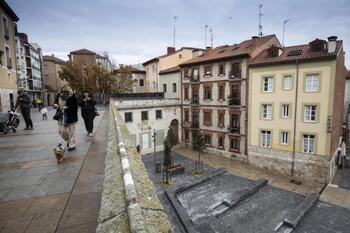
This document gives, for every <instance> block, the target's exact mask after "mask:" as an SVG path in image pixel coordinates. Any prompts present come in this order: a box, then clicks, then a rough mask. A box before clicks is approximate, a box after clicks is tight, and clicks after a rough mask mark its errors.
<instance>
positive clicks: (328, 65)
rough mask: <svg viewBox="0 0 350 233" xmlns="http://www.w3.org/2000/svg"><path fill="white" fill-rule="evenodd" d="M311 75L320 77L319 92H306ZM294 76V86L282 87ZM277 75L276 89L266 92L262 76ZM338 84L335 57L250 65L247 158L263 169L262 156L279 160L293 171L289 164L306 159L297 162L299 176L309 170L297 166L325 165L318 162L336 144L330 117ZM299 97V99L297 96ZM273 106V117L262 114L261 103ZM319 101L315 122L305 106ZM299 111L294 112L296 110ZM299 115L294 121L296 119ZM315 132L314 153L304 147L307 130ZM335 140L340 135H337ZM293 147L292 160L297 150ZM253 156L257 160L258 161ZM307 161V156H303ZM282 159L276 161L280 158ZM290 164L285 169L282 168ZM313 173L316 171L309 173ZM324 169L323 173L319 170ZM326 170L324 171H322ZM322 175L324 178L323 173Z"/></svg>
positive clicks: (275, 76)
mask: <svg viewBox="0 0 350 233" xmlns="http://www.w3.org/2000/svg"><path fill="white" fill-rule="evenodd" d="M307 74H318V75H319V77H320V85H319V89H318V91H316V92H306V91H305V82H306V81H305V80H306V75H307ZM286 75H290V76H291V77H292V85H291V87H292V88H291V89H290V90H284V89H283V78H284V77H285V76H286ZM264 77H272V78H273V88H272V92H270V93H264V92H263V78H264ZM335 83H336V60H335V59H334V60H331V61H321V62H308V63H301V64H299V65H297V64H282V65H268V66H264V67H261V68H258V67H256V68H250V69H249V103H248V106H249V110H248V112H249V113H248V116H249V117H248V129H249V132H248V157H249V161H250V162H252V163H254V164H256V165H258V166H263V167H265V168H269V169H270V168H271V169H277V167H278V166H277V165H276V162H275V163H274V164H273V163H272V164H273V166H271V167H269V166H267V165H266V166H265V165H263V164H264V163H263V162H261V160H260V159H257V158H258V157H259V156H260V157H261V158H263V160H265V161H267V160H270V162H271V160H274V161H278V160H281V161H283V162H281V163H282V164H283V163H284V165H281V167H282V168H281V170H283V172H286V173H289V172H290V171H289V169H291V168H289V167H288V166H289V165H290V166H291V163H292V162H293V163H305V164H308V165H307V166H306V167H305V166H301V165H299V166H297V165H295V166H296V167H295V169H296V171H295V174H296V175H298V174H299V175H301V176H302V174H303V173H305V171H298V169H302V168H304V169H313V168H312V166H313V165H314V166H321V165H319V164H318V162H319V161H323V162H324V161H329V160H330V159H331V157H332V155H333V153H334V148H332V149H331V146H332V129H331V128H332V125H331V124H332V123H331V122H332V116H333V114H334V111H335V109H334V106H333V102H334V96H335ZM296 97H297V98H296ZM263 104H270V105H272V118H271V119H270V120H264V119H262V105H263ZM283 104H289V106H290V107H289V117H287V118H283V117H282V105H283ZM305 105H315V106H317V107H316V109H317V110H316V120H315V122H305V120H304V112H305V109H304V106H305ZM295 110H296V111H295ZM294 120H295V121H294ZM262 130H268V131H270V132H271V145H270V147H268V148H264V147H263V146H262V138H261V137H262V136H261V134H262V132H261V131H262ZM282 132H287V133H288V143H287V144H283V143H282V138H281V137H282V136H281V133H282ZM304 134H309V135H314V136H315V149H314V151H313V152H311V153H308V154H307V153H304V151H303V135H304ZM333 140H336V139H334V138H333ZM294 148H295V153H294V160H295V161H293V149H294ZM254 160H255V161H254ZM303 160H305V161H303ZM277 163H278V162H277ZM284 166H286V167H285V168H283V167H284ZM311 173H312V172H311ZM321 173H323V172H321ZM318 175H320V176H321V175H324V174H318ZM319 178H321V177H319Z"/></svg>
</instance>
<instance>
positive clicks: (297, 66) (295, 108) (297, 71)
mask: <svg viewBox="0 0 350 233" xmlns="http://www.w3.org/2000/svg"><path fill="white" fill-rule="evenodd" d="M296 73H297V74H296V77H295V100H294V101H295V107H294V122H293V131H294V132H293V152H292V167H291V175H292V176H294V172H295V171H294V170H295V146H296V145H295V144H296V142H295V139H296V127H297V111H298V92H299V90H298V88H299V61H298V60H297V61H296Z"/></svg>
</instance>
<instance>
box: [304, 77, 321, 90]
mask: <svg viewBox="0 0 350 233" xmlns="http://www.w3.org/2000/svg"><path fill="white" fill-rule="evenodd" d="M305 82H306V83H305V92H316V91H318V90H319V88H320V77H319V75H318V74H309V75H306V80H305Z"/></svg>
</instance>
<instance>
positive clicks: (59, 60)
mask: <svg viewBox="0 0 350 233" xmlns="http://www.w3.org/2000/svg"><path fill="white" fill-rule="evenodd" d="M43 61H53V62H55V63H65V61H64V60H62V59H59V58H58V57H54V56H49V55H44V56H43Z"/></svg>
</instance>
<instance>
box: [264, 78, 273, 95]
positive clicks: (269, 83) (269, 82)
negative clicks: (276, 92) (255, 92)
mask: <svg viewBox="0 0 350 233" xmlns="http://www.w3.org/2000/svg"><path fill="white" fill-rule="evenodd" d="M265 84H267V85H266V86H265ZM265 87H266V88H267V89H266V90H265ZM263 92H264V93H270V92H273V77H271V76H267V77H263Z"/></svg>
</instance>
